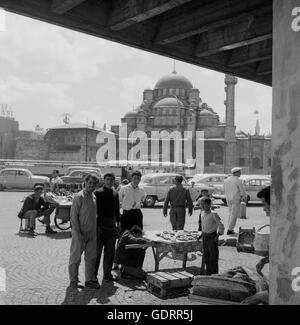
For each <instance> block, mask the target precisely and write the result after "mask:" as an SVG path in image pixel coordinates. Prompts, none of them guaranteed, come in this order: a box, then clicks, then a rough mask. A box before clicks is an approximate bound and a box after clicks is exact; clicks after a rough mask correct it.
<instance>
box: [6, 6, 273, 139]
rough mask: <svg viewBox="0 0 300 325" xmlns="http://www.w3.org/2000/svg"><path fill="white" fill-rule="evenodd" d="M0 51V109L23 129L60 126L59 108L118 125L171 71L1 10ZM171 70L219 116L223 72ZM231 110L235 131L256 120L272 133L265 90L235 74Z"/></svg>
mask: <svg viewBox="0 0 300 325" xmlns="http://www.w3.org/2000/svg"><path fill="white" fill-rule="evenodd" d="M0 48H1V51H0V108H1V104H7V105H9V106H10V107H11V109H12V111H13V116H14V118H15V119H16V120H18V121H19V124H20V129H22V130H33V129H34V128H35V126H36V125H37V124H39V125H40V127H42V128H44V129H47V128H51V127H55V126H58V125H61V124H63V122H62V120H63V114H65V113H69V114H71V119H70V122H71V123H80V122H81V123H88V124H91V123H92V121H93V120H94V121H95V122H96V126H97V127H103V125H104V123H106V125H107V126H110V125H112V124H119V123H120V119H121V118H122V117H123V116H124V114H125V113H126V112H128V111H130V110H132V109H133V108H135V107H137V106H139V105H140V104H141V103H142V96H143V90H144V89H146V88H152V89H153V87H154V85H155V83H156V82H157V81H158V80H159V79H160V78H161V77H162V76H164V75H167V74H170V73H171V72H172V71H173V60H172V59H170V58H166V57H163V56H160V55H155V54H152V53H149V52H146V51H141V50H137V49H134V48H130V47H127V46H124V45H120V44H118V43H113V42H110V41H106V40H104V39H101V38H96V37H93V36H90V35H86V34H83V33H79V32H75V31H72V30H68V29H64V28H61V27H58V26H54V25H51V24H47V23H44V22H41V21H38V20H33V19H30V18H27V17H23V16H19V15H16V14H12V13H9V12H5V14H3V13H1V11H0ZM176 71H177V73H178V74H182V75H184V76H185V77H187V78H188V79H189V80H190V81H191V82H192V84H193V85H194V86H195V87H196V88H198V89H199V90H200V97H201V98H202V101H203V102H206V103H207V104H208V105H209V106H210V107H212V108H213V109H214V110H215V111H216V112H217V113H218V114H219V115H220V120H221V121H222V120H223V119H224V117H225V106H224V100H225V91H224V87H225V84H224V74H222V73H219V72H215V71H212V70H209V69H204V68H200V67H197V66H194V65H191V64H187V63H184V62H181V61H176ZM235 107H236V111H235V124H236V126H237V131H238V130H243V131H244V132H251V133H254V129H255V124H256V119H257V117H258V118H259V121H260V128H261V133H262V134H268V133H270V132H271V107H272V88H271V87H268V86H264V85H261V84H258V83H254V82H251V81H247V80H245V79H241V78H239V79H238V84H237V86H236V101H235ZM255 110H258V111H259V115H255V114H254V112H255Z"/></svg>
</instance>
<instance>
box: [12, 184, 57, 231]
mask: <svg viewBox="0 0 300 325" xmlns="http://www.w3.org/2000/svg"><path fill="white" fill-rule="evenodd" d="M43 191H44V186H43V185H36V186H35V187H34V193H32V194H30V195H29V196H27V197H26V199H25V201H24V203H23V206H22V209H21V211H20V212H19V214H18V217H19V218H21V219H28V220H29V231H28V235H30V236H36V235H37V233H36V232H35V231H34V229H35V219H36V218H39V217H41V216H44V223H45V225H46V234H55V233H56V231H54V230H53V229H52V228H51V227H50V215H51V213H52V212H53V211H54V210H55V205H50V204H49V203H47V202H45V200H44V199H43V197H42V194H43Z"/></svg>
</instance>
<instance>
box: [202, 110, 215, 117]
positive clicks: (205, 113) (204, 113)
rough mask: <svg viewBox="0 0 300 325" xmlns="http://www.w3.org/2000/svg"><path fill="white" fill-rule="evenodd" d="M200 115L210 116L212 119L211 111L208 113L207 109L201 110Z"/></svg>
mask: <svg viewBox="0 0 300 325" xmlns="http://www.w3.org/2000/svg"><path fill="white" fill-rule="evenodd" d="M200 115H201V116H204V115H206V116H212V117H214V113H213V112H211V111H209V110H208V109H203V110H202V111H201V112H200Z"/></svg>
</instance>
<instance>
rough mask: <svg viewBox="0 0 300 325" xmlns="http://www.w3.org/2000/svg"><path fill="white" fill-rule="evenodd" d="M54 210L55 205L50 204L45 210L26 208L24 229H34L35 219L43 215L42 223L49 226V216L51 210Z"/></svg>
mask: <svg viewBox="0 0 300 325" xmlns="http://www.w3.org/2000/svg"><path fill="white" fill-rule="evenodd" d="M54 210H55V206H50V207H49V209H47V210H45V211H41V212H39V211H37V210H28V211H26V213H25V215H24V217H23V218H24V219H26V222H25V228H26V229H29V228H31V229H35V219H36V218H39V217H41V216H44V223H45V225H46V226H50V216H51V214H52V212H53V211H54Z"/></svg>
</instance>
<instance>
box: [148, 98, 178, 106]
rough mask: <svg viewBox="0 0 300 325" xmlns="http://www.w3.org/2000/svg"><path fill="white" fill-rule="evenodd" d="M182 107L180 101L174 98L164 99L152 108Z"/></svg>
mask: <svg viewBox="0 0 300 325" xmlns="http://www.w3.org/2000/svg"><path fill="white" fill-rule="evenodd" d="M178 105H179V106H181V107H183V106H184V105H183V103H182V102H181V101H180V100H177V99H176V98H175V97H166V98H163V99H161V100H160V101H158V102H157V103H156V104H155V105H154V108H161V107H178Z"/></svg>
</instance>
